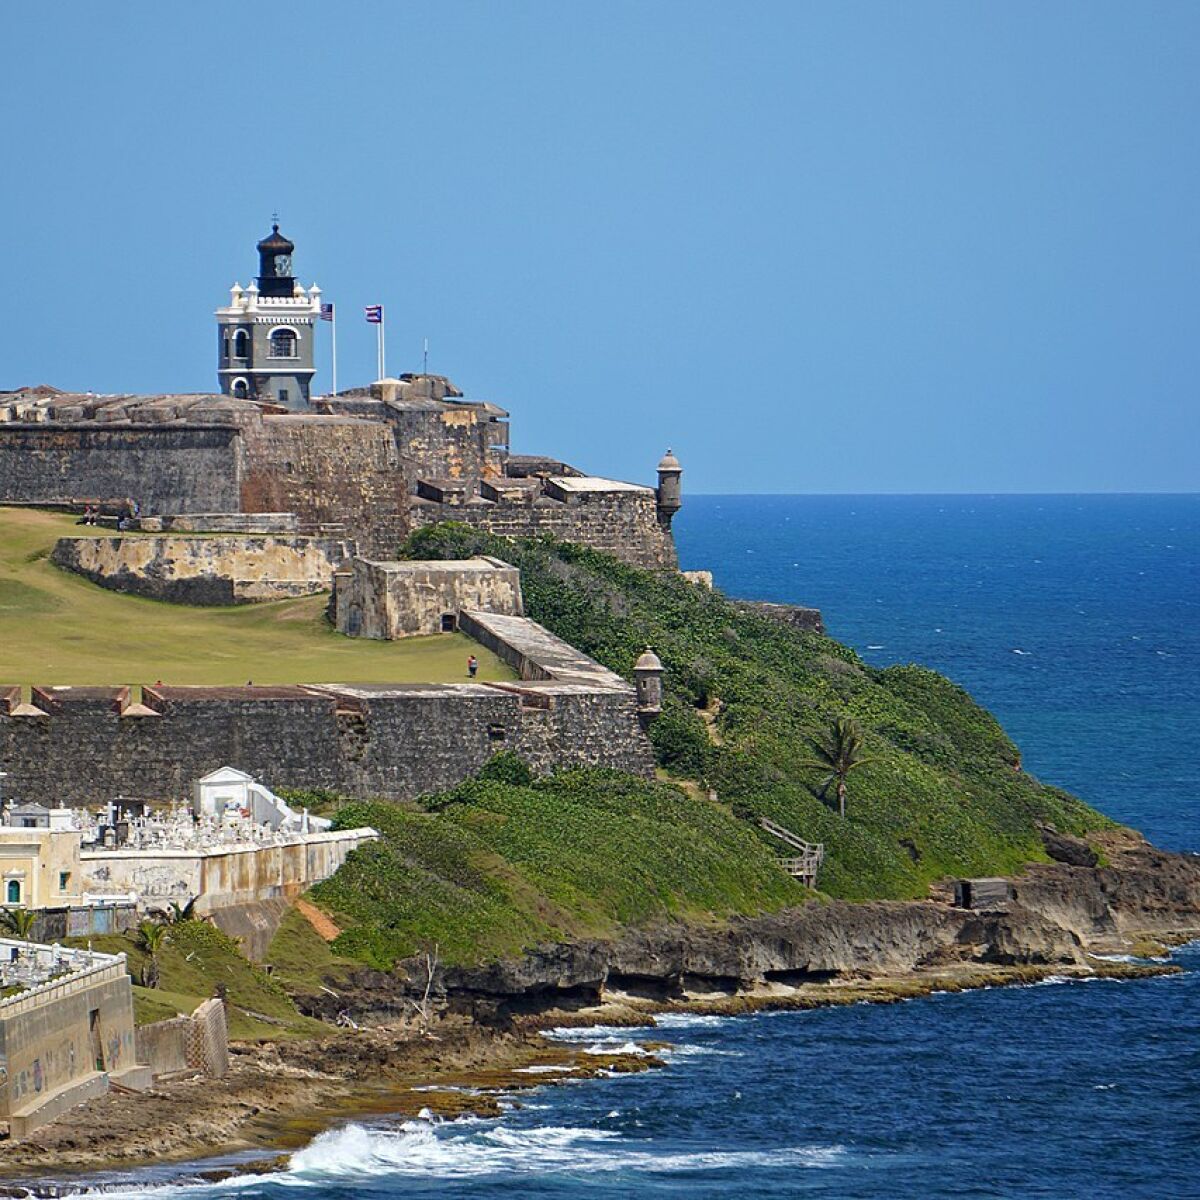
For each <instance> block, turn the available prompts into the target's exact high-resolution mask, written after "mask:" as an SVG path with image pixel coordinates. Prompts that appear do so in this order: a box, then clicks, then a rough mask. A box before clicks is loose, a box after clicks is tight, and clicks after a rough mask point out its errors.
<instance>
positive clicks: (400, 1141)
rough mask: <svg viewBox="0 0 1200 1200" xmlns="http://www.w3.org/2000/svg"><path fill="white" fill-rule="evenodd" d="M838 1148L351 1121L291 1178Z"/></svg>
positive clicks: (671, 1165)
mask: <svg viewBox="0 0 1200 1200" xmlns="http://www.w3.org/2000/svg"><path fill="white" fill-rule="evenodd" d="M842 1153H843V1149H842V1147H841V1146H786V1147H780V1148H777V1149H774V1150H761V1151H750V1150H726V1151H722V1150H697V1151H695V1152H689V1153H681V1152H679V1151H677V1150H671V1151H655V1150H654V1149H653V1144H652V1143H651V1142H650V1141H648V1140H639V1139H631V1138H628V1137H626V1136H625V1135H623V1134H621V1133H618V1132H614V1131H612V1130H604V1129H576V1128H571V1127H568V1126H556V1125H550V1126H541V1127H538V1128H531V1129H514V1128H509V1127H506V1126H503V1125H493V1124H490V1123H486V1122H467V1123H463V1122H457V1121H456V1122H452V1123H446V1124H435V1123H432V1122H429V1121H407V1122H405V1123H404V1124H403V1125H401V1126H399V1127H397V1128H395V1129H387V1128H378V1127H371V1126H366V1125H346V1126H343V1127H342V1128H339V1129H335V1130H330V1131H329V1132H327V1133H323V1134H321V1135H319V1136H318V1137H317V1138H316V1139H315V1140H314V1141H313V1142H312V1143H311V1144H310V1145H309V1146H307V1147H306V1148H305V1149H303V1150H300V1151H298V1152H297V1153H295V1154H293V1155H292V1159H291V1163H290V1166H289V1169H288V1172H287V1173H286V1176H284V1177H281V1181H282V1179H286V1178H287V1176H290V1177H292V1178H294V1179H295V1180H297V1181H306V1182H313V1183H318V1182H325V1181H327V1180H329V1179H330V1178H338V1179H343V1180H345V1179H353V1178H356V1177H357V1178H361V1177H369V1176H377V1175H390V1176H418V1177H422V1178H429V1177H431V1176H433V1177H437V1178H443V1179H463V1178H470V1177H478V1176H485V1175H510V1176H511V1175H544V1174H547V1173H553V1172H555V1171H560V1170H561V1171H571V1172H573V1173H578V1172H596V1171H605V1172H614V1171H624V1172H631V1173H638V1172H645V1171H655V1172H669V1173H678V1172H687V1171H719V1170H741V1169H746V1168H751V1167H818V1168H819V1167H827V1166H830V1165H832V1164H833V1163H834V1162H835V1161H836V1160H837V1159H838V1158H839V1157H840V1156H841V1155H842Z"/></svg>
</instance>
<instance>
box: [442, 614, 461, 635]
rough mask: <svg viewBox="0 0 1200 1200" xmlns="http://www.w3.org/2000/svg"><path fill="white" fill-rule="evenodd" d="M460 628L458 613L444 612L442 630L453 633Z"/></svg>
mask: <svg viewBox="0 0 1200 1200" xmlns="http://www.w3.org/2000/svg"><path fill="white" fill-rule="evenodd" d="M457 628H458V614H457V613H442V632H443V633H453V632H454V631H455V630H456V629H457Z"/></svg>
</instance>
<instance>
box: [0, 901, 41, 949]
mask: <svg viewBox="0 0 1200 1200" xmlns="http://www.w3.org/2000/svg"><path fill="white" fill-rule="evenodd" d="M3 919H4V928H5V930H6V931H7V932H8V933H11V934H12V935H13V937H15V938H20V939H21V941H23V942H27V941H29V939H30V937H31V936H32V935H33V926H34V922H35V921H37V913H35V912H31V911H30V910H29V909H28V908H6V909H4V915H3Z"/></svg>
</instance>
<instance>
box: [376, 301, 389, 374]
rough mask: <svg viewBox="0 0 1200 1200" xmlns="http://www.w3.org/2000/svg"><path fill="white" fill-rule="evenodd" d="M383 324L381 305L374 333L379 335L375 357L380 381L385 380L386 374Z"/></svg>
mask: <svg viewBox="0 0 1200 1200" xmlns="http://www.w3.org/2000/svg"><path fill="white" fill-rule="evenodd" d="M383 322H384V308H383V305H382V304H381V305H380V306H379V328H378V329H377V330H376V331H375V332H376V333H377V334H378V335H379V345H378V351H379V353H378V356H377V357H378V359H379V378H380V379H386V378H387V374H386V372H385V370H384V368H385V366H386V363H385V361H384V356H383Z"/></svg>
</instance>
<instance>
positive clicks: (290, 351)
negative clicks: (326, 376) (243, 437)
mask: <svg viewBox="0 0 1200 1200" xmlns="http://www.w3.org/2000/svg"><path fill="white" fill-rule="evenodd" d="M295 249H296V247H295V245H294V244H293V243H292V242H290V241H289V240H288V239H287V238H286V237H284V236H283V234H282V233H280V232H279V225H278V224H274V225H272V226H271V232H270V234H269V235H268V236H267V237H265V238H263V240H262V241H261V242H259V243H258V278H257V280H255V281H254V282H253V283H251V284H250V286H249V287H246V288H243V287H242V285H241V284H240V283H235V284H234V285H233V287H232V288H231V289H230V292H229V305H228V307H227V308H218V309H217V377H218V379H219V380H220V382H221V391H222V392H224V393H225V395H227V396H238V397H241V398H242V399H244V400H261V401H263V402H264V403H268V404H279V405H282V406H283V407H284V408H290V409H297V410H299V409H306V408H307V407H308V399H309V387H310V385H311V383H312V377H313V375H314V374H315V373H316V367H315V365H314V362H313V342H314V340H315V338H314V334H315V331H316V323H317V321H318V319H319V318H320V315H321V289H320V288H319V287H317V285H316V284H315V283H314V284H313V285H312V287H310V288H309V289H308V291H305V290H304V288H302V287H301V286H300V285H299V284H298V283H297V282H296V278H295V276H294V275H293V274H292V254H293V253H294V252H295Z"/></svg>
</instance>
